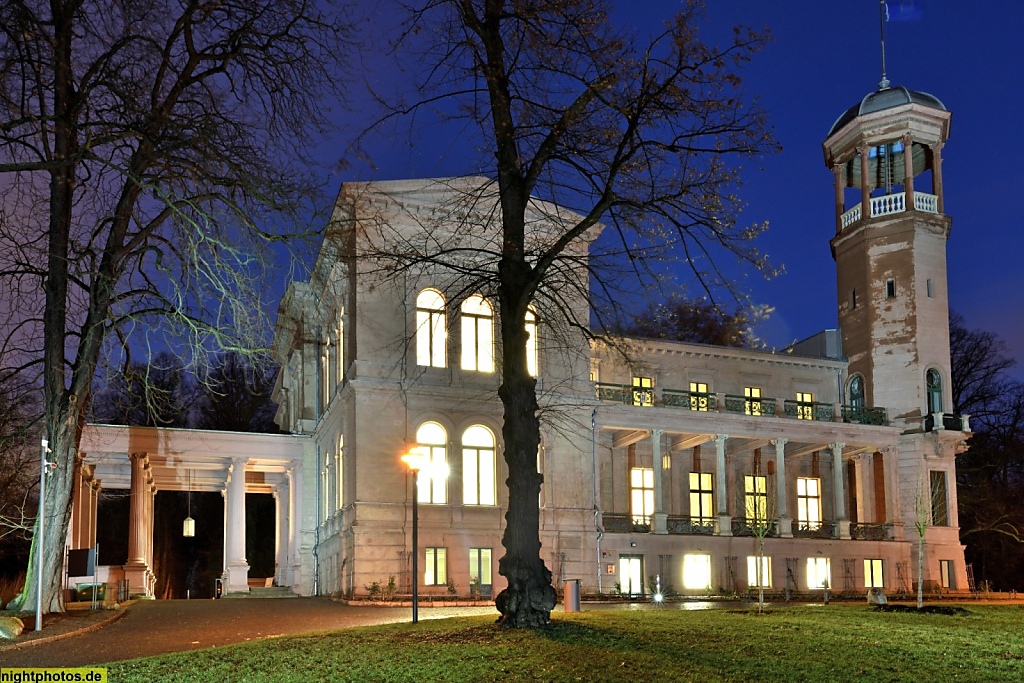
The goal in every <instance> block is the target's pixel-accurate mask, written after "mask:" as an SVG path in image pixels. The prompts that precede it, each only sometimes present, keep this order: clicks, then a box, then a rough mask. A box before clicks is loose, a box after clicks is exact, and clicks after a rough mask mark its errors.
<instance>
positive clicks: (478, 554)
mask: <svg viewBox="0 0 1024 683" xmlns="http://www.w3.org/2000/svg"><path fill="white" fill-rule="evenodd" d="M469 583H470V585H475V586H477V587H479V588H482V589H483V590H485V591H489V590H490V587H491V549H490V548H470V549H469Z"/></svg>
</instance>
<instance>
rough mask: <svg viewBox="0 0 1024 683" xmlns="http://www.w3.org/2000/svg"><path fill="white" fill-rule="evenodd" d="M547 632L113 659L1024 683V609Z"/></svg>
mask: <svg viewBox="0 0 1024 683" xmlns="http://www.w3.org/2000/svg"><path fill="white" fill-rule="evenodd" d="M554 617H555V619H554V622H553V624H552V625H551V626H550V627H549V628H547V629H543V630H538V631H518V630H507V629H501V628H498V627H497V626H495V625H494V624H493V623H492V622H491V620H490V619H488V618H462V619H444V620H431V621H425V622H420V623H419V624H418V625H416V626H413V625H412V624H392V625H389V626H380V627H369V628H358V629H348V630H344V631H334V632H329V633H318V634H310V635H304V636H291V637H286V638H277V639H272V640H264V641H260V642H256V643H246V644H244V645H236V646H231V647H224V648H215V649H210V650H200V651H193V652H187V653H180V654H173V655H163V656H160V657H150V658H146V659H138V660H132V661H128V662H119V663H115V664H110V665H109V673H110V680H111V681H114V682H115V683H119V682H121V681H153V680H161V681H211V680H212V681H219V682H227V681H254V682H256V681H268V682H270V681H274V682H275V683H276V682H281V681H321V680H322V681H389V682H390V681H418V682H419V681H440V680H444V681H499V680H500V681H533V680H542V681H655V680H664V681H685V680H697V681H749V680H758V681H783V680H784V681H858V680H861V681H921V680H924V681H929V680H935V681H952V680H958V681H995V680H1004V681H1005V680H1024V628H1022V627H1024V609H1022V608H1020V607H1015V606H1012V607H1008V606H999V607H994V606H970V607H969V608H968V613H967V614H959V615H952V616H947V615H935V614H930V615H923V614H902V613H882V612H876V611H873V610H871V609H870V608H868V607H866V606H849V605H847V606H830V607H820V606H817V607H815V606H810V607H795V608H789V609H781V610H776V611H771V612H768V613H767V614H764V615H760V616H759V615H757V614H756V613H752V612H747V611H741V610H735V611H726V610H708V611H677V610H667V609H666V610H659V611H644V612H624V611H594V612H584V613H581V614H561V613H557V614H555V615H554Z"/></svg>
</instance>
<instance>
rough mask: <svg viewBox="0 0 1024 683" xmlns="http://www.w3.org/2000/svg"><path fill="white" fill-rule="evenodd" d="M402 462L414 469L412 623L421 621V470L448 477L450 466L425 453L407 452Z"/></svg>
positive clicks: (432, 476)
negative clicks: (436, 461) (435, 460)
mask: <svg viewBox="0 0 1024 683" xmlns="http://www.w3.org/2000/svg"><path fill="white" fill-rule="evenodd" d="M402 462H404V463H405V464H406V466H407V467H408V468H409V469H410V470H412V623H414V624H415V623H417V622H418V621H419V597H420V593H419V584H420V578H419V554H420V550H419V525H420V522H419V519H420V518H419V502H420V488H419V487H420V471H424V473H425V474H426V475H427V477H428V481H429V480H430V479H433V478H434V477H447V476H448V467H447V466H446V465H444V464H443V463H433V462H431V461H430V457H429V456H428V455H426V454H424V453H417V452H415V451H414V452H412V453H407V454H405V455H403V456H402Z"/></svg>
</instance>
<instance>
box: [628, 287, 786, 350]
mask: <svg viewBox="0 0 1024 683" xmlns="http://www.w3.org/2000/svg"><path fill="white" fill-rule="evenodd" d="M765 315H767V311H766V310H765V309H764V308H761V309H758V310H755V311H753V312H748V311H746V310H744V309H743V308H739V307H738V308H736V309H735V310H734V311H733V312H732V313H729V312H727V311H726V310H724V309H723V308H722V307H721V306H719V305H716V304H715V303H713V302H712V301H711V300H710V299H708V298H706V297H702V298H699V299H687V298H685V297H683V296H680V295H678V294H676V295H670V296H668V297H667V298H666V299H665V300H664V301H660V302H652V303H651V304H650V305H648V307H647V308H646V309H645V310H644V311H643V312H641V313H639V314H636V315H633V316H632V320H631V321H630V322H628V323H626V324H624V325H623V326H621V327H619V328H618V329H616V330H614V332H616V333H619V334H625V335H628V336H632V337H644V338H647V339H671V340H674V341H682V342H695V343H698V344H715V345H717V346H735V347H742V348H753V347H756V346H758V339H757V337H756V336H755V335H754V331H753V329H752V325H753V323H755V322H757V321H758V320H759V319H761V318H763V317H764V316H765Z"/></svg>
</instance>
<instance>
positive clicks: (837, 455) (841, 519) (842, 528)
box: [829, 443, 850, 538]
mask: <svg viewBox="0 0 1024 683" xmlns="http://www.w3.org/2000/svg"><path fill="white" fill-rule="evenodd" d="M845 446H846V444H844V443H832V444H829V448H831V449H832V493H833V496H834V503H833V506H834V507H833V510H834V513H833V516H834V517H835V520H836V531H837V532H838V536H839V538H850V520H849V519H848V518H847V515H846V491H845V489H844V488H843V448H844V447H845Z"/></svg>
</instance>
